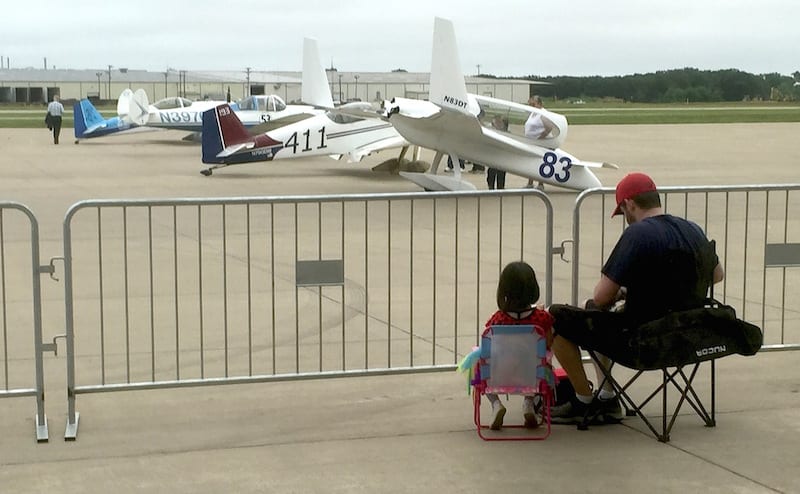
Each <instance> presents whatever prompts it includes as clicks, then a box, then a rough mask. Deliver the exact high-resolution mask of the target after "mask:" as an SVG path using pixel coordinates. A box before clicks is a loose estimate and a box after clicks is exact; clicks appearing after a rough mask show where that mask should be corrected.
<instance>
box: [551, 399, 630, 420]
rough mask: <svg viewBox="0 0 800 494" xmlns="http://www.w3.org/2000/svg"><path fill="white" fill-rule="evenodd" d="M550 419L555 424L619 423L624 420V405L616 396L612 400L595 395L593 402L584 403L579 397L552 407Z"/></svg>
mask: <svg viewBox="0 0 800 494" xmlns="http://www.w3.org/2000/svg"><path fill="white" fill-rule="evenodd" d="M550 417H551V418H550V421H551V422H552V423H554V424H583V423H584V418H585V419H586V420H587V422H586V423H587V424H590V425H602V424H618V423H620V422H621V421H622V407H621V406H620V404H619V398H617V397H616V396H615V397H614V398H612V399H610V400H601V399H600V398H598V397H595V398H594V399H593V400H592V402H591V403H583V402H582V401H580V400H578V399H574V400H570V401H568V402H567V403H565V404H563V405H560V406H557V407H553V408H552V409H551V416H550Z"/></svg>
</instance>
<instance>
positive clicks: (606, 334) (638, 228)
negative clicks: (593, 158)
mask: <svg viewBox="0 0 800 494" xmlns="http://www.w3.org/2000/svg"><path fill="white" fill-rule="evenodd" d="M616 202H617V206H616V208H615V209H614V212H613V213H612V216H616V215H618V214H624V215H625V221H626V222H627V224H628V225H629V226H628V228H626V229H625V231H624V232H623V233H622V236H621V237H620V239H619V241H618V242H617V245H616V246H615V247H614V250H613V251H612V252H611V254H610V255H609V257H608V260H607V261H606V263H605V265H604V266H603V269H602V275H601V277H600V281H599V282H598V283H597V285H596V286H595V289H594V296H593V297H592V299H591V300H589V301H588V302H587V304H586V308H587V309H588V310H587V311H585V312H584V311H581V310H580V309H576V308H574V307H567V306H563V305H553V306H551V307H550V312H551V313H552V315H553V317H554V318H555V324H554V329H555V333H556V337H555V340H554V342H553V350H554V352H555V355H556V358H558V361H559V363H560V364H561V365H562V366H563V367H564V369H565V370H566V371H567V374H568V376H569V379H570V382H571V383H572V385H573V387H574V388H575V394H576V399H575V400H572V401H570V402H569V403H566V404H564V405H562V406H559V407H554V409H553V422H555V423H573V422H579V421H580V420H581V419H582V418H583V415H584V413H585V412H586V409H587V408H588V407H589V405H590V404H591V403H592V400H593V399H596V400H599V403H598V404H597V408H596V409H599V410H600V413H599V414H598V416H597V419H596V420H597V421H599V422H618V421H619V420H620V419H621V418H622V410H621V407H620V405H619V401H618V400H617V399H616V398H615V393H614V392H613V388H612V387H611V385H610V384H609V383H605V384H604V386H603V388H602V389H600V390H598V392H597V396H596V397H594V396H593V394H592V389H591V384H590V383H589V381H588V379H587V378H586V372H585V371H584V369H583V364H582V362H581V355H580V347H583V348H585V349H588V350H595V351H597V352H599V353H601V354H617V355H618V354H619V353H620V352H624V349H625V348H627V347H628V346H629V342H628V339H627V338H628V337H627V334H628V333H627V332H626V331H624V330H625V329H627V328H635V327H636V326H639V325H640V324H642V323H644V322H647V321H652V320H654V319H658V318H660V317H662V316H664V315H666V314H667V313H668V312H671V311H678V310H685V309H689V308H693V307H699V306H701V305H702V304H703V302H704V300H705V297H706V295H707V291H708V288H709V286H710V285H711V283H712V282H713V283H717V282H719V281H721V280H722V278H723V277H724V272H723V269H722V266H721V265H720V264H719V259H718V258H717V255H716V253H715V252H714V246H713V243H712V242H709V240H708V239H707V238H706V236H705V233H704V232H703V230H702V229H701V228H700V227H699V226H698V225H697V224H695V223H693V222H691V221H688V220H685V219H683V218H678V217H676V216H672V215H669V214H664V211H663V209H662V207H661V198H660V196H659V194H658V190H657V189H656V185H655V183H654V182H653V180H652V179H651V178H650V177H649V176H647V175H645V174H644V173H631V174H628V175H627V176H625V177H624V178H623V179H622V180H621V181H620V182H619V184H617V189H616ZM620 301H624V305H620V304H618V302H620ZM615 304H616V307H617V308H616V309H615V310H612V311H610V310H609V309H612V308H614V307H615ZM597 375H598V380H599V381H603V379H602V375H603V374H602V372H601V371H600V370H599V369H597Z"/></svg>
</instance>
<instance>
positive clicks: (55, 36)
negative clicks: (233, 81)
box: [0, 0, 800, 76]
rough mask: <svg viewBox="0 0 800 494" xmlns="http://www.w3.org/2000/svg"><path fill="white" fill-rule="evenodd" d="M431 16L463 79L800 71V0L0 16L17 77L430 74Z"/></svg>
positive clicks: (276, 6) (254, 6)
mask: <svg viewBox="0 0 800 494" xmlns="http://www.w3.org/2000/svg"><path fill="white" fill-rule="evenodd" d="M166 6H169V7H168V8H167V7H166ZM434 16H439V17H444V18H447V19H450V20H452V21H453V23H454V25H455V31H456V38H457V40H458V44H459V51H460V56H461V65H462V68H463V70H464V73H465V74H475V73H477V71H478V65H480V71H481V72H482V73H488V74H495V75H502V76H523V75H529V74H535V75H542V76H545V75H575V76H584V75H624V74H633V73H644V72H652V71H656V70H664V69H673V68H683V67H696V68H699V69H709V70H716V69H727V68H736V69H741V70H744V71H747V72H752V73H768V72H779V73H782V74H787V75H788V74H791V73H792V72H794V71H797V70H800V1H799V0H761V1H759V2H754V1H752V0H747V1H745V0H669V1H662V0H552V1H549V2H545V1H535V0H516V1H510V0H490V1H487V0H481V1H476V0H422V1H420V0H404V1H402V2H381V1H375V0H282V1H271V0H259V1H256V0H230V1H219V0H216V1H210V0H132V1H123V2H119V1H109V0H59V1H52V0H43V1H38V2H32V3H24V2H23V3H19V2H17V3H16V4H15V5H14V7H13V8H9V7H8V6H7V7H6V8H4V9H3V10H2V16H0V56H3V57H8V58H10V63H11V67H12V68H23V67H36V68H41V67H43V66H44V58H45V57H46V58H47V63H48V66H49V67H50V68H52V67H53V66H55V67H56V68H73V69H99V68H105V67H106V66H107V65H108V64H111V65H113V66H114V67H127V68H131V69H147V70H154V71H163V70H164V69H166V68H167V67H172V68H174V69H185V70H240V69H242V70H243V69H244V68H245V67H252V68H253V69H254V70H263V71H270V70H297V71H299V70H300V69H301V64H302V60H301V58H302V46H303V38H304V37H306V36H307V37H313V38H316V39H317V40H318V41H319V47H320V52H321V56H322V60H323V62H324V63H325V64H326V65H330V63H331V60H332V61H333V64H334V65H335V66H336V68H338V69H339V70H340V71H364V72H368V71H377V72H384V71H389V70H392V69H396V68H404V69H406V70H408V71H413V72H418V71H419V72H427V71H429V70H430V59H431V38H432V32H433V18H434ZM4 63H5V62H4Z"/></svg>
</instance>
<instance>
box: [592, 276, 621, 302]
mask: <svg viewBox="0 0 800 494" xmlns="http://www.w3.org/2000/svg"><path fill="white" fill-rule="evenodd" d="M619 293H620V286H619V284H618V283H617V282H615V281H614V280H612V279H611V278H609V277H608V276H606V275H602V276H600V281H598V282H597V285H596V286H595V287H594V297H593V300H594V303H595V305H597V307H598V308H600V309H607V308H609V307H611V306H612V305H614V302H616V301H617V300H618V299H619Z"/></svg>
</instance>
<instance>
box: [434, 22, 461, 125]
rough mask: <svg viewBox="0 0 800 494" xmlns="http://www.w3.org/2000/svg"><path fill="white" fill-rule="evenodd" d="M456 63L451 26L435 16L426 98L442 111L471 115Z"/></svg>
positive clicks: (456, 50) (459, 63)
mask: <svg viewBox="0 0 800 494" xmlns="http://www.w3.org/2000/svg"><path fill="white" fill-rule="evenodd" d="M459 60H460V59H459V58H458V46H457V45H456V34H455V30H454V29H453V23H452V22H451V21H449V20H447V19H442V18H441V17H437V18H436V19H435V20H434V25H433V53H432V55H431V85H430V92H429V98H428V99H429V101H430V102H431V103H434V104H437V105H439V106H441V107H443V108H447V109H450V110H454V111H458V112H461V113H471V112H470V111H469V110H470V106H471V105H470V102H469V99H468V97H467V85H466V83H465V82H464V73H463V72H462V71H461V62H460V61H459Z"/></svg>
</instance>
